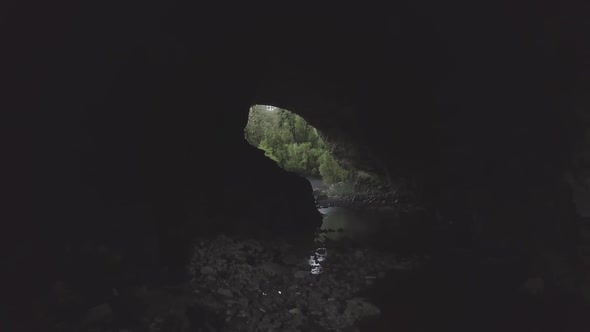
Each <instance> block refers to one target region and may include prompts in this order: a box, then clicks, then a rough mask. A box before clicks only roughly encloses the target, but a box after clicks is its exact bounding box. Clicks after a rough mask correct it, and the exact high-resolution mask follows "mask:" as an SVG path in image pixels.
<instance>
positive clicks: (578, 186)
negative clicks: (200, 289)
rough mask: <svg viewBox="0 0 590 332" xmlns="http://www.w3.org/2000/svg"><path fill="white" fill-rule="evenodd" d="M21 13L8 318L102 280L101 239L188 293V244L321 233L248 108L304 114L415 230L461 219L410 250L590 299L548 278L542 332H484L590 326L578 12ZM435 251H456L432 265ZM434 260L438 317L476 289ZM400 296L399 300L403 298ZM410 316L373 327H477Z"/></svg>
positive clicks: (399, 4) (345, 7) (433, 4)
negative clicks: (57, 290)
mask: <svg viewBox="0 0 590 332" xmlns="http://www.w3.org/2000/svg"><path fill="white" fill-rule="evenodd" d="M13 7H14V8H13V9H14V11H13V13H14V14H11V15H8V14H7V13H8V12H7V13H4V14H5V15H6V19H3V21H4V22H5V23H8V25H7V29H6V32H8V34H7V37H8V38H7V39H6V40H7V42H8V44H7V47H6V49H5V51H6V53H5V55H6V56H7V57H8V58H7V60H6V63H7V64H9V68H8V70H7V71H6V73H7V75H6V76H5V78H7V80H8V83H9V91H14V93H10V94H9V96H8V99H7V100H10V101H12V100H13V98H14V101H15V103H14V107H12V106H10V107H8V108H7V109H9V112H7V114H9V115H15V117H14V119H16V120H17V121H15V122H14V125H12V123H13V122H12V121H6V122H5V123H3V125H2V128H3V134H4V135H3V141H4V144H3V145H6V148H7V150H6V151H8V152H7V154H6V157H5V161H8V162H7V163H6V166H8V167H9V168H8V171H7V174H13V175H11V176H9V180H8V181H7V186H6V187H5V188H6V189H8V192H9V194H8V195H7V198H8V199H7V202H8V203H9V204H8V207H9V208H8V211H9V212H11V216H10V217H9V218H7V219H5V220H4V221H5V223H6V225H7V226H6V227H9V229H10V232H6V235H7V240H6V241H4V244H5V245H6V252H7V253H8V255H5V256H8V257H7V258H6V263H7V264H8V265H5V269H6V270H7V271H6V272H7V275H8V276H9V277H11V278H13V280H15V283H12V282H11V283H10V284H9V285H10V287H8V288H9V289H8V291H9V292H8V293H6V294H8V295H10V296H11V297H10V298H14V301H13V302H12V303H13V305H11V309H13V310H14V313H13V312H10V317H12V318H15V319H14V320H15V321H20V322H23V321H27V319H26V318H25V317H27V316H26V315H27V314H28V309H29V306H30V303H31V299H32V298H34V297H35V296H37V295H38V294H40V293H42V292H43V291H45V290H46V289H47V288H48V287H50V286H49V285H51V283H52V282H54V281H55V280H58V279H61V278H65V276H71V275H76V274H77V273H78V274H80V275H82V274H83V273H82V272H81V271H82V270H84V271H86V272H84V273H90V272H87V271H90V270H88V269H92V268H93V267H83V264H82V263H79V262H78V261H77V260H76V258H75V257H77V256H76V255H82V254H80V253H81V252H82V251H83V249H82V248H83V247H84V245H85V244H87V243H89V242H92V243H97V242H98V243H103V242H104V243H115V244H117V245H120V246H121V247H125V248H128V249H125V250H128V251H129V252H130V254H129V255H130V256H129V257H133V258H132V259H131V258H130V260H133V262H134V263H133V264H138V265H141V264H144V265H145V266H151V265H150V264H154V265H155V266H159V267H163V266H165V267H167V268H168V271H169V273H171V275H173V274H174V273H176V272H177V273H178V274H179V275H180V274H182V269H183V268H184V266H185V264H186V260H187V259H188V254H189V249H188V248H189V245H190V243H191V240H192V238H191V236H193V235H194V234H199V235H203V234H217V233H219V232H234V233H237V234H245V232H247V231H252V230H253V229H260V230H264V231H270V232H299V231H301V232H305V231H309V230H310V229H313V228H314V227H317V226H318V225H320V224H321V221H322V216H321V214H320V213H319V212H318V211H317V209H316V207H315V205H314V199H313V196H312V189H311V186H310V185H309V184H308V182H307V181H305V180H304V179H303V178H301V177H299V176H297V175H295V174H292V173H289V172H286V171H284V170H282V169H280V168H279V167H278V166H276V164H275V163H273V162H272V161H271V160H269V159H268V158H266V157H265V156H264V153H263V152H262V151H260V150H257V149H256V148H254V147H252V146H250V145H249V144H248V143H247V142H246V140H245V139H244V127H245V125H246V121H247V116H248V110H249V107H250V106H251V105H254V104H264V105H274V106H277V107H282V108H285V109H288V110H290V111H292V112H295V113H297V114H299V115H301V116H302V117H304V118H305V119H306V120H307V121H308V122H309V123H310V124H312V125H313V126H315V127H316V128H318V130H320V131H321V132H322V133H323V134H324V135H325V136H326V138H327V140H329V141H330V142H331V143H333V144H335V145H336V146H342V147H345V148H343V150H344V152H342V153H341V155H340V156H339V157H340V158H344V159H347V161H349V162H351V163H353V164H354V165H355V166H356V167H358V168H359V169H365V170H370V171H372V172H376V173H379V174H381V175H383V176H384V177H385V178H386V179H387V181H388V182H389V183H390V184H391V185H392V186H397V187H400V188H402V189H400V190H404V191H407V192H410V193H412V195H413V196H412V197H414V199H415V200H417V201H419V202H420V204H422V205H423V206H425V207H426V209H425V210H424V211H423V212H421V214H420V215H419V216H415V218H416V219H419V220H424V221H426V222H428V221H429V220H435V219H437V218H438V219H437V220H439V219H444V220H447V219H452V220H454V221H455V226H454V228H453V229H452V231H450V232H446V233H444V234H443V233H441V234H438V235H437V234H436V233H433V234H430V233H429V234H430V235H428V237H427V236H426V235H425V237H424V238H423V241H422V242H416V243H420V245H422V246H424V250H431V251H434V252H438V253H441V252H447V251H444V250H447V249H448V250H449V251H448V252H449V255H451V254H450V252H452V250H453V249H456V248H463V249H467V250H471V251H470V252H472V256H470V257H471V258H469V259H473V260H477V259H478V257H483V256H485V255H490V253H493V254H496V253H499V252H501V253H502V254H505V255H517V256H518V257H522V259H521V260H519V263H518V264H517V265H516V266H515V267H514V269H511V270H510V272H506V275H502V276H500V275H494V274H493V273H492V272H489V273H488V272H485V273H483V277H482V278H488V279H490V280H496V281H497V280H500V279H502V278H508V279H509V278H510V277H511V276H517V275H518V277H519V278H521V277H522V278H524V279H523V281H524V280H526V278H527V277H536V276H540V277H543V278H545V280H547V281H546V282H547V283H549V284H551V282H550V281H549V280H553V279H551V278H552V277H549V276H550V275H554V274H551V273H552V272H551V271H552V270H551V269H552V267H551V266H553V265H550V264H548V263H546V262H547V261H548V260H547V259H546V257H547V255H549V254H548V253H551V254H550V256H551V257H558V258H557V260H558V261H559V262H560V265H559V266H565V268H564V271H566V272H564V273H566V274H568V275H572V276H574V279H576V280H579V282H577V283H576V285H578V284H579V285H582V286H579V287H577V286H576V287H577V288H575V289H574V290H573V291H568V290H563V292H562V290H561V288H560V286H559V282H557V281H555V283H554V284H555V287H554V288H555V293H554V294H560V295H559V296H558V295H555V297H554V298H552V300H551V301H553V302H551V301H550V300H546V302H543V304H538V303H536V304H531V306H532V307H531V306H528V304H526V303H525V304H522V306H523V307H522V308H524V309H522V308H521V309H522V310H521V312H527V313H528V314H525V313H523V314H522V315H521V314H518V315H516V316H514V317H513V316H510V315H505V316H502V318H498V319H499V320H501V319H504V320H505V323H506V324H507V325H502V324H500V323H498V324H497V325H498V326H492V325H490V326H488V327H487V328H488V329H489V330H490V331H496V330H498V331H500V330H502V331H508V330H511V328H514V330H521V331H524V330H530V331H537V330H538V331H569V330H572V331H573V330H576V331H578V330H579V331H588V328H590V327H588V326H583V325H582V324H583V323H585V321H584V318H583V317H584V316H585V315H584V314H580V315H577V314H576V312H578V311H579V312H582V313H583V312H584V310H587V308H588V307H587V302H584V296H583V295H582V294H583V292H584V291H586V294H589V293H588V292H587V289H588V288H587V285H588V281H589V280H590V279H589V278H590V270H589V267H588V266H589V265H588V264H590V251H589V250H588V249H589V248H590V242H589V240H590V237H587V236H585V235H586V234H587V231H585V230H586V229H587V228H590V222H589V221H588V218H589V217H590V213H588V210H589V209H590V207H589V205H590V193H589V190H590V189H589V187H588V180H589V179H590V155H589V153H588V151H589V150H590V140H589V139H588V135H590V108H589V103H588V101H589V100H590V99H588V86H587V85H586V84H587V78H588V70H587V69H588V67H587V66H585V65H584V64H586V65H587V58H588V52H587V51H585V50H587V49H588V48H587V46H588V45H587V44H586V43H587V41H588V38H587V30H585V29H584V26H583V24H582V23H583V21H584V19H585V17H586V16H587V15H585V14H584V12H585V11H584V10H582V7H581V6H580V7H576V6H575V5H574V4H573V2H568V1H563V2H553V3H551V4H545V3H543V2H534V3H533V2H531V3H530V4H526V3H525V2H514V1H486V2H467V1H451V2H448V1H446V2H442V1H418V2H409V1H396V2H393V3H388V4H386V5H385V4H383V5H375V6H371V5H368V4H367V5H364V4H363V5H361V4H357V3H350V4H343V3H340V4H338V5H335V6H327V5H325V6H324V5H320V4H313V5H310V6H303V5H302V4H299V3H293V4H291V3H289V4H288V3H284V4H283V3H281V4H280V5H279V4H277V3H272V4H271V3H269V4H262V3H258V2H256V3H252V2H243V3H240V4H235V5H233V4H232V5H229V4H222V3H207V4H201V3H200V2H166V3H162V4H157V5H156V4H151V3H141V4H138V5H133V6H132V5H127V4H123V3H117V4H114V5H108V4H107V3H106V2H99V3H96V4H87V3H80V4H77V3H76V4H73V3H72V4H55V3H43V4H41V3H39V4H37V6H36V8H35V9H34V10H33V8H24V6H23V8H16V7H17V6H13ZM586 13H587V12H586ZM3 25H4V24H3ZM8 27H10V28H8ZM13 88H14V90H13ZM10 110H14V112H12V111H10ZM261 211H263V212H261ZM12 212H14V213H13V214H12ZM195 214H196V215H199V216H200V217H199V218H194V217H193V216H194V215H195ZM277 219H278V220H281V222H280V223H277V222H275V221H276V220H277ZM3 233H4V232H3ZM178 234H180V235H178ZM437 237H438V238H440V237H444V238H446V239H449V240H448V241H446V242H445V243H446V244H445V245H444V246H441V247H436V246H435V243H439V242H440V241H439V242H437V241H436V239H437ZM145 239H148V240H149V239H152V240H153V243H156V244H155V245H153V247H150V246H147V245H144V244H142V243H143V242H141V241H144V240H145ZM431 239H434V240H432V241H430V240H431ZM148 240H146V241H148ZM149 241H151V240H149ZM150 243H151V242H150ZM137 248H141V250H140V249H137ZM146 248H148V249H146ZM144 249H145V250H152V251H153V256H149V257H148V256H146V255H145V252H144V251H143V250H144ZM68 255H69V256H68ZM133 255H136V256H137V257H136V256H133ZM65 257H74V258H71V259H72V261H71V262H74V263H68V262H67V259H66V258H65ZM441 257H443V258H441V259H442V260H441V261H439V262H438V263H435V265H434V266H435V267H436V264H440V266H441V267H440V268H439V269H437V268H434V267H433V268H434V270H433V272H432V273H433V274H436V273H438V272H440V271H443V272H442V273H441V274H439V275H440V279H437V280H439V281H440V285H438V286H437V285H435V286H432V285H431V286H429V287H432V289H431V290H429V291H427V290H423V292H422V293H420V294H421V295H418V297H412V298H413V299H414V300H413V301H419V300H417V299H422V300H423V301H426V302H428V301H431V300H432V301H431V302H430V303H432V306H434V303H436V304H437V305H438V306H439V308H444V307H445V306H446V305H447V304H446V303H444V302H437V301H441V300H440V299H441V298H449V301H452V300H451V299H452V298H455V295H456V294H455V293H453V292H454V291H453V290H452V289H451V288H448V287H450V286H448V285H449V284H453V285H456V286H457V289H461V288H463V289H467V288H465V287H467V286H465V287H464V285H466V284H468V283H469V280H472V279H471V278H475V279H476V278H478V277H481V275H479V276H478V275H477V273H475V272H474V273H472V274H470V273H469V272H468V271H473V269H471V267H469V266H471V265H469V266H468V267H466V266H465V265H461V264H459V265H461V266H459V267H456V269H455V270H454V271H462V272H457V275H460V276H461V277H458V276H455V275H453V274H452V273H450V272H449V274H448V275H447V274H445V273H444V271H447V272H448V266H447V265H445V264H446V263H443V261H444V259H445V257H446V256H444V255H442V254H441ZM68 259H70V258H68ZM82 261H84V260H83V259H82ZM144 261H145V262H144ZM137 262H142V263H137ZM129 264H132V263H129ZM144 265H141V266H144ZM7 266H14V268H12V267H10V268H9V267H7ZM451 266H454V265H452V264H451ZM148 270H149V269H148ZM437 271H438V272H437ZM495 272H497V273H498V274H501V272H498V271H495ZM92 273H94V272H92ZM95 273H97V274H100V273H101V271H100V270H97V271H96V272H95ZM146 273H148V272H146ZM80 278H87V277H80ZM461 278H464V279H461ZM447 279H448V280H451V281H450V282H449V283H448V284H447V283H444V282H442V280H447ZM417 280H419V279H413V281H412V280H411V281H410V283H411V282H418V281H417ZM486 280H487V279H486ZM395 285H396V281H391V284H390V286H391V287H390V288H387V289H388V291H389V292H394V293H395V292H397V293H399V294H403V292H404V291H407V290H404V289H401V290H396V289H395ZM551 285H553V284H551ZM584 285H586V286H584ZM17 286H18V287H17ZM473 287H478V286H473ZM482 287H483V286H482ZM584 287H586V288H584ZM584 289H586V290H584ZM488 291H489V293H493V291H492V290H488ZM397 293H396V294H397ZM454 294H455V295H454ZM561 294H568V295H567V296H566V295H563V296H562V295H561ZM438 295H440V296H438ZM12 296H13V297H12ZM400 296H401V298H405V297H403V296H402V295H400ZM437 296H438V297H437ZM457 297H460V296H457ZM578 297H579V298H578ZM408 298H410V297H409V296H408ZM585 298H586V299H589V298H590V297H588V295H587V296H586V297H585ZM436 299H438V300H436ZM482 301H484V300H482ZM560 301H563V302H560ZM412 303H414V302H412V301H409V302H408V304H407V305H404V303H397V304H395V306H397V307H398V309H399V310H402V309H403V310H407V311H408V314H407V315H405V316H404V317H405V320H404V322H405V323H407V324H406V325H404V324H402V323H399V321H398V325H391V324H393V323H391V324H390V323H388V321H387V320H386V319H385V320H381V321H379V323H378V324H381V325H380V326H381V327H379V328H382V329H381V330H389V329H391V330H394V327H395V330H399V331H418V330H420V331H430V330H431V329H429V328H427V327H426V323H419V322H418V321H422V322H423V321H428V319H429V317H430V316H431V315H435V314H434V312H437V314H436V315H443V314H444V315H446V316H445V317H446V318H445V320H444V321H445V322H447V323H448V324H449V325H448V326H453V327H455V328H463V327H464V328H465V330H466V331H467V330H472V331H474V330H473V329H471V328H472V327H473V326H472V325H461V324H458V323H457V322H460V321H465V317H470V318H469V319H473V320H475V319H477V318H476V317H479V316H477V315H476V314H473V313H470V312H468V311H466V313H465V317H464V316H461V314H459V313H455V314H454V316H453V315H452V313H450V312H448V311H445V310H443V311H442V313H441V312H438V311H437V310H435V309H433V310H432V311H426V312H424V313H423V316H422V320H418V319H416V320H410V318H408V317H412V316H411V315H412V314H414V315H415V314H416V312H413V313H410V311H411V310H410V309H408V308H412ZM486 303H488V304H489V302H486ZM527 303H528V302H527ZM535 305H536V306H538V307H534V306H535ZM533 307H534V309H530V308H533ZM504 308H506V307H505V306H504ZM529 309H530V310H529ZM483 310H490V312H494V311H497V310H498V309H497V308H495V307H492V305H491V304H490V307H489V308H488V309H483ZM515 310H516V309H515ZM519 310H520V309H519ZM527 310H528V311H527ZM535 310H536V311H535ZM498 315H499V316H498V317H500V314H498ZM527 315H529V316H527ZM524 316H526V317H529V318H530V317H534V318H530V320H527V319H529V318H527V319H524V318H522V317H524ZM474 317H475V318H474ZM552 317H554V318H555V319H553V320H552ZM519 318H522V321H519ZM469 319H468V320H469ZM516 321H519V322H520V323H521V325H518V324H517V323H515V322H516ZM523 322H524V323H523ZM547 322H550V323H551V324H554V325H551V324H549V323H547ZM455 323H457V324H455ZM388 324H390V325H388ZM535 324H536V325H535ZM14 326H15V327H14V329H15V330H17V326H18V324H17V325H14ZM468 326H469V328H468ZM517 327H518V328H517ZM496 328H497V329H496ZM24 330H25V329H23V331H24ZM40 330H42V329H40ZM366 330H374V331H377V330H379V329H378V328H377V327H375V326H373V327H371V328H367V329H366ZM479 330H480V331H482V330H486V329H485V328H482V329H479ZM7 331H8V330H7ZM19 331H20V330H19Z"/></svg>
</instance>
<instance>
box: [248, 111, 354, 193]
mask: <svg viewBox="0 0 590 332" xmlns="http://www.w3.org/2000/svg"><path fill="white" fill-rule="evenodd" d="M244 131H245V133H246V139H247V140H248V142H249V143H250V144H252V145H253V146H255V147H257V148H259V149H262V150H264V152H265V154H266V156H267V157H269V158H271V159H272V160H274V161H276V162H277V163H278V164H279V166H281V167H282V168H283V169H285V170H287V171H291V172H296V173H299V174H302V175H311V176H321V177H322V179H323V180H324V182H325V183H326V184H332V183H337V182H341V181H344V180H346V179H348V175H349V172H348V171H347V170H345V169H343V168H342V167H340V165H339V164H338V162H337V161H336V160H335V159H334V156H332V154H331V153H330V151H329V149H328V145H327V144H326V143H325V142H324V140H323V139H322V138H321V137H320V135H319V134H318V131H317V130H316V129H315V128H313V127H312V126H310V125H308V124H307V123H306V122H305V120H304V119H303V118H302V117H300V116H298V115H296V114H293V113H291V112H289V111H287V110H283V109H280V108H276V107H272V106H262V105H255V106H252V107H251V108H250V115H249V118H248V124H247V126H246V128H245V130H244Z"/></svg>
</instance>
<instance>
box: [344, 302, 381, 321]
mask: <svg viewBox="0 0 590 332" xmlns="http://www.w3.org/2000/svg"><path fill="white" fill-rule="evenodd" d="M380 314H381V310H380V309H379V308H378V307H377V306H375V305H374V304H372V303H369V302H368V301H366V300H365V299H362V298H353V299H351V300H348V301H346V309H345V310H344V316H345V317H347V318H348V319H352V320H357V319H359V318H363V317H368V316H376V315H380Z"/></svg>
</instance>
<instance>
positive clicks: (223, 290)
mask: <svg viewBox="0 0 590 332" xmlns="http://www.w3.org/2000/svg"><path fill="white" fill-rule="evenodd" d="M217 293H218V294H220V295H223V296H225V297H234V293H232V291H231V290H229V289H226V288H219V289H217Z"/></svg>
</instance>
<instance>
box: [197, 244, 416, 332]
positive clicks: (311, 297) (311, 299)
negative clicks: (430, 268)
mask: <svg viewBox="0 0 590 332" xmlns="http://www.w3.org/2000/svg"><path fill="white" fill-rule="evenodd" d="M419 264H420V259H417V258H414V259H412V260H407V261H401V260H400V259H399V258H398V257H395V255H393V254H390V253H379V252H374V251H372V250H368V249H365V250H362V249H357V250H353V249H336V248H326V247H318V248H316V249H315V250H313V251H311V252H310V253H309V255H301V254H300V251H298V249H297V248H296V247H294V246H293V245H292V244H289V243H288V242H282V241H277V242H274V243H265V244H263V243H261V242H258V241H254V240H246V241H238V240H235V239H232V238H229V237H225V236H220V237H218V238H216V239H214V240H213V241H203V242H200V243H199V244H197V245H196V246H195V254H194V257H193V262H192V263H191V273H192V275H193V281H192V287H193V291H194V294H195V301H197V303H199V305H200V306H203V307H205V308H208V310H211V311H212V312H216V314H217V315H218V316H219V317H223V320H224V331H331V330H333V331H346V330H350V331H353V330H354V328H353V326H354V324H355V323H356V322H357V321H358V320H360V319H362V318H364V317H367V316H373V315H379V314H380V310H379V308H377V307H376V306H375V305H373V304H371V303H369V302H368V301H367V300H365V299H363V298H360V297H358V296H357V295H358V293H359V292H360V291H361V290H363V289H365V288H367V287H370V286H371V285H372V284H373V282H374V281H375V280H376V279H377V278H384V277H385V276H386V274H387V273H388V272H391V271H392V270H395V269H409V268H414V267H416V266H417V265H419Z"/></svg>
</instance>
